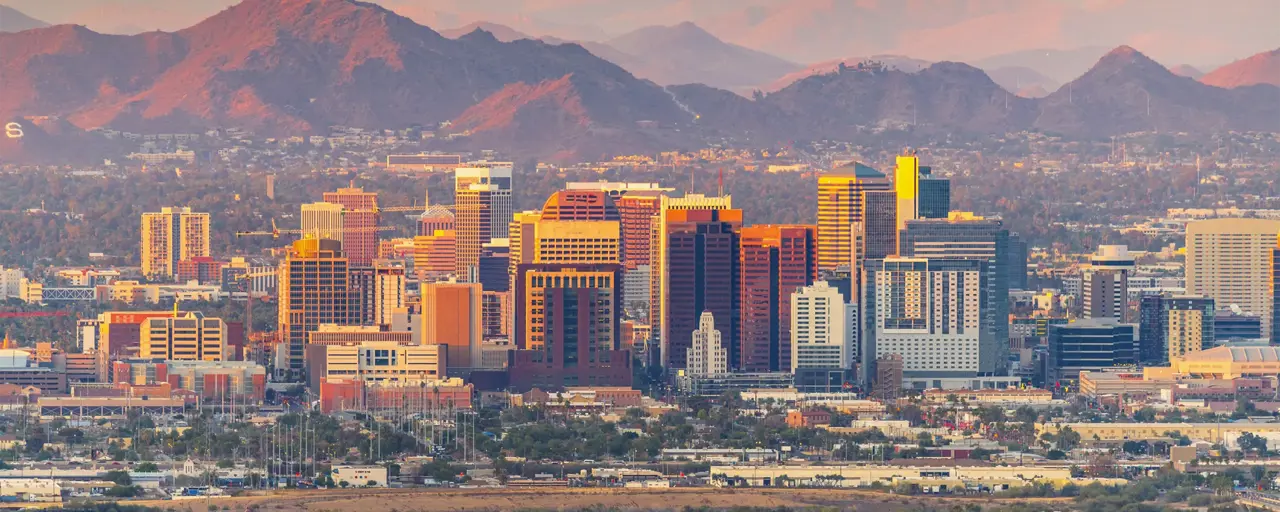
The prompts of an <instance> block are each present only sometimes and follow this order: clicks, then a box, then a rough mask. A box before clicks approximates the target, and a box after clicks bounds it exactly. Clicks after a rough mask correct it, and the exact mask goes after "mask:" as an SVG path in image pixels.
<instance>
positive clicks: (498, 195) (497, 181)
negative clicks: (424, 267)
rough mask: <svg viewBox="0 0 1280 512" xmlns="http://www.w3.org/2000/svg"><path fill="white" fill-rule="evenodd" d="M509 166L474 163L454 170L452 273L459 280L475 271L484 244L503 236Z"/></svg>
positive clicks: (509, 199) (509, 207) (467, 278)
mask: <svg viewBox="0 0 1280 512" xmlns="http://www.w3.org/2000/svg"><path fill="white" fill-rule="evenodd" d="M512 167H513V166H512V164H511V163H510V162H474V163H470V164H467V166H466V167H459V168H458V169H457V170H456V171H455V173H454V182H453V183H454V188H453V194H454V205H455V210H456V213H455V217H454V222H455V225H456V228H455V231H456V237H457V247H458V256H457V260H456V274H457V276H458V279H459V280H461V281H470V280H471V279H472V275H473V274H475V273H476V272H478V269H479V266H480V255H481V254H482V253H483V252H484V244H486V243H488V242H489V241H490V240H493V239H494V238H507V231H508V229H510V224H511V218H512V214H513V213H514V204H513V202H512V197H511V183H512Z"/></svg>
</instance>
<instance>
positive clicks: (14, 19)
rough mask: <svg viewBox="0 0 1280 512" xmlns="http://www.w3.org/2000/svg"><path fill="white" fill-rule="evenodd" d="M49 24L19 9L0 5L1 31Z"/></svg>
mask: <svg viewBox="0 0 1280 512" xmlns="http://www.w3.org/2000/svg"><path fill="white" fill-rule="evenodd" d="M47 26H49V24H48V23H45V22H43V21H40V20H38V19H35V18H32V17H30V16H27V15H26V14H23V13H21V12H19V11H18V10H17V9H14V8H12V7H9V6H5V5H0V32H22V31H23V30H31V29H33V28H42V27H47Z"/></svg>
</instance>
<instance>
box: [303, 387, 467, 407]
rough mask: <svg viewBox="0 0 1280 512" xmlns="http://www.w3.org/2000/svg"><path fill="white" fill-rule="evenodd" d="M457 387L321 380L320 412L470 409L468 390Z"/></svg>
mask: <svg viewBox="0 0 1280 512" xmlns="http://www.w3.org/2000/svg"><path fill="white" fill-rule="evenodd" d="M455 382H457V383H458V384H457V385H453V384H447V385H430V384H429V385H423V386H419V385H406V386H377V385H367V384H365V382H364V381H361V380H345V379H322V380H321V381H320V412H323V413H326V414H328V413H332V412H337V411H352V410H358V411H377V410H388V409H408V410H423V409H432V408H435V409H448V408H453V409H462V410H469V409H471V408H472V391H473V390H472V387H471V385H470V384H461V381H458V380H456V379H455Z"/></svg>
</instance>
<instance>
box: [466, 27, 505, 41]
mask: <svg viewBox="0 0 1280 512" xmlns="http://www.w3.org/2000/svg"><path fill="white" fill-rule="evenodd" d="M458 39H459V40H461V41H477V42H479V41H486V42H495V43H496V42H498V36H496V35H494V34H493V32H490V31H488V30H485V29H483V28H480V27H476V28H475V30H472V31H471V32H467V33H466V34H463V35H462V37H459V38H458Z"/></svg>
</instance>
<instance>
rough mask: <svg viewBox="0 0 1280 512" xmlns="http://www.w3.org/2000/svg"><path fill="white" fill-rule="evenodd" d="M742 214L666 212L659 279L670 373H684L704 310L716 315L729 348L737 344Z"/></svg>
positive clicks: (665, 357) (665, 354)
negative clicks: (664, 250) (663, 250)
mask: <svg viewBox="0 0 1280 512" xmlns="http://www.w3.org/2000/svg"><path fill="white" fill-rule="evenodd" d="M741 231H742V210H732V209H722V210H670V211H668V212H667V213H666V225H665V226H663V229H662V236H664V237H665V238H666V240H665V241H666V243H665V246H666V254H665V256H664V258H663V259H664V260H665V263H664V274H665V275H663V276H662V277H661V281H662V285H663V294H664V295H665V298H664V300H665V303H666V306H665V307H664V308H663V309H662V330H663V336H662V340H661V341H662V358H663V360H664V363H665V366H667V367H669V368H684V367H685V357H686V353H687V352H688V350H689V346H690V345H691V344H692V340H693V331H695V330H697V329H698V319H699V317H701V316H702V312H703V311H710V312H711V314H712V315H714V316H715V321H716V329H717V330H719V331H720V333H721V336H722V337H723V339H724V340H725V342H726V343H728V344H729V346H735V345H736V344H737V340H738V300H739V295H738V285H739V275H738V257H739V255H738V249H739V236H740V232H741Z"/></svg>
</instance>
